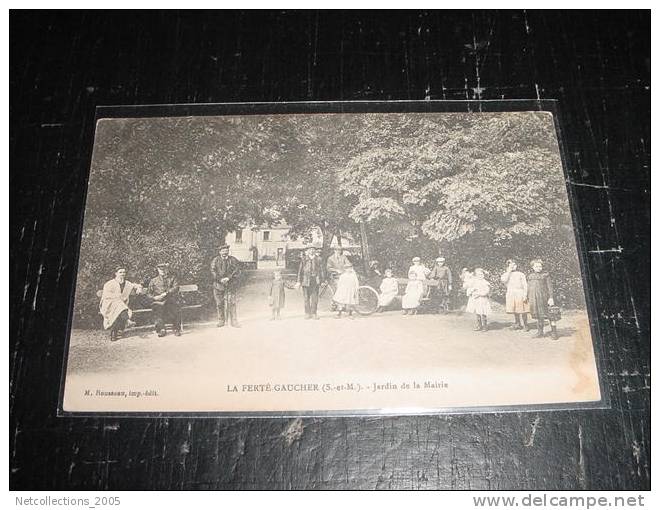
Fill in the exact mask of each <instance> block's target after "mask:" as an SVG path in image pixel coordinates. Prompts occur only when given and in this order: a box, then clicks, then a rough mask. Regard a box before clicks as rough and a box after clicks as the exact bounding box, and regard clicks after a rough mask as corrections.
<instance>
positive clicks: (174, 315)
mask: <svg viewBox="0 0 660 510" xmlns="http://www.w3.org/2000/svg"><path fill="white" fill-rule="evenodd" d="M156 267H157V269H158V276H156V277H155V278H153V279H152V280H151V281H150V282H149V290H148V292H147V294H148V296H149V297H150V298H151V299H152V301H153V302H152V303H151V308H152V311H153V317H154V323H155V326H156V334H157V335H158V336H159V337H163V336H165V334H166V333H165V324H166V323H170V324H172V327H173V329H174V334H175V335H176V336H181V300H180V295H179V282H178V280H177V279H176V277H175V276H174V275H171V274H170V266H169V264H166V263H162V264H158V266H156Z"/></svg>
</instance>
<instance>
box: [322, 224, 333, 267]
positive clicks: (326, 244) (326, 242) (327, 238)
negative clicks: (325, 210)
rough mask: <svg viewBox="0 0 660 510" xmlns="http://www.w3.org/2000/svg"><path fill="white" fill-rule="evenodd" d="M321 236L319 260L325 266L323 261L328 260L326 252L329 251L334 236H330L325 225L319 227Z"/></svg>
mask: <svg viewBox="0 0 660 510" xmlns="http://www.w3.org/2000/svg"><path fill="white" fill-rule="evenodd" d="M319 228H320V229H321V236H322V237H323V244H322V245H321V260H322V262H323V263H324V264H325V261H326V260H327V259H328V252H329V251H330V245H331V244H332V238H333V237H334V234H331V233H330V231H329V229H328V227H327V226H326V225H321V226H320V227H319Z"/></svg>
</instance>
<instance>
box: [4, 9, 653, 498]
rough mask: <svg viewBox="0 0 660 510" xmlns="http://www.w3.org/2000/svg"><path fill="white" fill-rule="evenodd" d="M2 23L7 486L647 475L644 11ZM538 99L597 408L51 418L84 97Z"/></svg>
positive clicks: (81, 183)
mask: <svg viewBox="0 0 660 510" xmlns="http://www.w3.org/2000/svg"><path fill="white" fill-rule="evenodd" d="M10 22H11V41H10V44H11V49H10V59H11V60H10V94H11V106H10V114H11V118H10V129H11V133H10V151H11V175H10V191H11V204H10V210H11V211H10V212H11V227H10V268H9V270H10V278H11V290H10V303H11V305H10V319H11V321H10V339H11V343H10V413H11V417H10V438H9V440H10V464H11V465H10V468H11V475H10V486H11V488H12V489H137V488H141V489H175V488H176V489H209V488H210V489H217V488H231V489H247V488H261V489H302V488H308V489H316V488H318V489H330V488H332V489H334V488H363V489H375V488H378V489H390V488H403V489H438V488H440V489H559V488H563V489H567V488H571V489H579V488H585V489H624V488H625V489H648V488H649V487H650V418H649V413H650V388H649V386H650V359H649V353H650V345H649V343H650V325H649V317H650V283H649V281H650V279H649V276H650V232H649V230H650V229H649V227H650V12H646V11H640V12H617V13H608V12H602V11H601V12H598V13H575V12H570V13H569V12H565V13H558V12H553V13H544V12H538V11H536V12H517V11H507V12H474V13H470V12H461V13H454V12H414V11H408V12H400V13H365V12H353V13H341V12H332V13H330V12H318V13H317V12H270V13H240V12H222V13H211V14H206V15H204V14H201V15H200V14H197V13H196V14H191V13H185V12H184V13H168V14H153V13H152V14H140V13H130V14H117V13H114V14H98V13H94V14H91V13H87V14H84V13H50V12H42V13H24V12H16V11H14V12H13V13H12V14H11V15H10ZM538 97H540V98H556V99H559V100H560V102H561V103H560V107H561V111H562V114H563V120H564V125H563V128H564V136H565V142H566V146H567V154H568V157H569V166H570V179H571V181H572V182H573V183H574V184H573V189H574V191H575V194H576V199H577V205H578V208H579V211H580V214H581V218H582V219H581V221H582V225H583V228H584V237H585V241H586V247H587V250H588V251H589V253H588V261H589V264H590V268H589V275H588V277H589V280H590V282H591V284H592V286H593V289H594V294H595V301H596V303H597V306H598V317H597V320H598V321H599V323H600V327H601V329H602V333H603V342H604V346H605V349H604V350H605V355H606V364H605V371H606V373H607V383H608V385H609V388H610V391H611V398H612V408H611V409H608V410H590V411H553V412H542V413H511V414H480V415H454V416H427V417H399V418H364V419H360V418H341V419H338V418H330V419H302V420H285V419H256V420H245V419H80V418H79V419H71V418H57V417H56V405H57V398H58V390H59V382H60V373H61V367H62V358H63V353H64V345H65V335H66V322H67V314H68V296H69V294H70V292H71V289H72V287H73V285H74V277H75V265H74V264H75V259H74V254H75V252H76V249H77V246H78V243H79V239H80V223H79V222H80V215H81V210H82V207H83V200H84V190H85V181H86V177H87V172H88V162H89V155H90V150H91V147H92V136H93V133H92V129H93V118H94V108H95V106H96V105H108V104H110V105H111V104H144V103H183V102H224V101H281V100H350V99H425V98H430V99H475V98H476V99H499V98H505V99H511V98H531V99H535V98H538ZM548 384H552V381H548Z"/></svg>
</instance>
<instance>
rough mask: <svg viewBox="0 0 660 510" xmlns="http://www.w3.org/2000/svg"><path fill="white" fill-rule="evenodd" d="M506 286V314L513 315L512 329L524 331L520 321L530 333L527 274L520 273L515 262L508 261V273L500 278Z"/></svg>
mask: <svg viewBox="0 0 660 510" xmlns="http://www.w3.org/2000/svg"><path fill="white" fill-rule="evenodd" d="M500 279H501V280H502V283H503V284H505V285H506V313H509V314H513V316H514V321H515V322H514V324H513V326H512V327H511V328H512V329H523V326H521V325H520V319H522V322H523V324H524V329H525V331H529V326H528V325H527V313H528V312H529V304H528V302H527V278H526V277H525V273H522V272H520V271H518V264H517V263H516V261H515V260H507V268H506V272H505V273H504V274H503V275H502V276H501V278H500Z"/></svg>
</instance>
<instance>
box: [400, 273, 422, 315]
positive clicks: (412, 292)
mask: <svg viewBox="0 0 660 510" xmlns="http://www.w3.org/2000/svg"><path fill="white" fill-rule="evenodd" d="M423 294H424V284H423V283H422V281H421V280H420V279H419V278H418V277H417V272H415V271H410V272H409V273H408V285H406V293H405V294H404V295H403V298H402V299H401V307H402V308H403V315H415V314H416V313H417V308H419V304H420V303H421V301H422V295H423Z"/></svg>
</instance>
